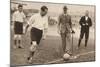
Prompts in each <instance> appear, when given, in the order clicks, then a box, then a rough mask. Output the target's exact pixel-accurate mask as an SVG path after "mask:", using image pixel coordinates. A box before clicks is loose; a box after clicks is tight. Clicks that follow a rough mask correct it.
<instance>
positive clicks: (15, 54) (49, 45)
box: [11, 26, 95, 65]
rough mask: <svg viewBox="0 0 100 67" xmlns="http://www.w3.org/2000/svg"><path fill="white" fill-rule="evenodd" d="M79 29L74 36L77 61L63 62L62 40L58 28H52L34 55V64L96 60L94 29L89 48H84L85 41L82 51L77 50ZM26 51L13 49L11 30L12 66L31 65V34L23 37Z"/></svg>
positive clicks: (74, 52)
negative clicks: (28, 60)
mask: <svg viewBox="0 0 100 67" xmlns="http://www.w3.org/2000/svg"><path fill="white" fill-rule="evenodd" d="M79 29H80V28H79V27H75V29H74V30H75V31H76V33H75V34H74V35H73V55H79V57H78V58H76V59H71V60H68V61H66V62H65V61H63V60H62V57H61V54H62V51H61V39H60V36H59V34H57V28H56V26H50V27H49V31H48V33H47V37H46V39H45V40H41V43H40V45H39V47H38V50H37V51H36V53H35V55H34V59H33V61H32V64H53V63H71V62H83V61H84V62H86V61H94V60H95V38H94V37H95V36H94V29H93V28H91V29H90V38H89V41H88V46H87V48H85V47H84V39H83V41H82V43H81V47H80V49H77V43H78V38H79ZM22 41H23V43H22V44H23V46H24V49H14V48H13V45H14V44H13V31H12V30H11V65H31V64H28V63H27V60H26V58H27V56H28V53H29V47H30V37H29V32H28V33H27V34H25V35H23V38H22Z"/></svg>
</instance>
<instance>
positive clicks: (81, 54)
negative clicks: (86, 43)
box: [45, 51, 95, 64]
mask: <svg viewBox="0 0 100 67" xmlns="http://www.w3.org/2000/svg"><path fill="white" fill-rule="evenodd" d="M91 53H95V51H90V52H86V53H80V54H77V55H75V56H76V57H79V56H83V55H87V54H91ZM70 59H71V60H72V59H76V58H70ZM59 61H63V59H62V58H60V59H58V60H54V61H50V62H47V63H45V64H51V63H55V62H59Z"/></svg>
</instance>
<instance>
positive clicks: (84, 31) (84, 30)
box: [78, 28, 89, 47]
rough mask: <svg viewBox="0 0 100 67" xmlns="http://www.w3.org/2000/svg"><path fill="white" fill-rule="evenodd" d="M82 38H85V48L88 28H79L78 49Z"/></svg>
mask: <svg viewBox="0 0 100 67" xmlns="http://www.w3.org/2000/svg"><path fill="white" fill-rule="evenodd" d="M84 36H85V46H87V41H88V38H89V28H81V32H80V38H79V43H78V47H79V46H80V43H81V40H82V39H83V37H84Z"/></svg>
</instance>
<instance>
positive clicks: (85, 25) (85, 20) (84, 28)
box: [78, 10, 92, 47]
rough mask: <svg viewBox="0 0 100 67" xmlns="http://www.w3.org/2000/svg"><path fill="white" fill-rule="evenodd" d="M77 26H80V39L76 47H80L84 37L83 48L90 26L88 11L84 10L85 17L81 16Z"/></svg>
mask: <svg viewBox="0 0 100 67" xmlns="http://www.w3.org/2000/svg"><path fill="white" fill-rule="evenodd" d="M79 24H80V26H81V31H80V38H79V42H78V47H80V43H81V40H82V39H83V36H84V35H85V47H87V42H88V38H89V28H90V27H91V26H92V21H91V18H90V17H89V11H88V10H86V12H85V16H82V17H81V19H80V21H79Z"/></svg>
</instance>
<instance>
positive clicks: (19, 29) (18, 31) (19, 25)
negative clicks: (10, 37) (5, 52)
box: [14, 21, 23, 34]
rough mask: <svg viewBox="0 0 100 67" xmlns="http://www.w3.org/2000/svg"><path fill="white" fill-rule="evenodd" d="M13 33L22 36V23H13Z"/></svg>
mask: <svg viewBox="0 0 100 67" xmlns="http://www.w3.org/2000/svg"><path fill="white" fill-rule="evenodd" d="M14 32H15V34H23V23H22V22H18V21H15V23H14Z"/></svg>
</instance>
